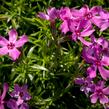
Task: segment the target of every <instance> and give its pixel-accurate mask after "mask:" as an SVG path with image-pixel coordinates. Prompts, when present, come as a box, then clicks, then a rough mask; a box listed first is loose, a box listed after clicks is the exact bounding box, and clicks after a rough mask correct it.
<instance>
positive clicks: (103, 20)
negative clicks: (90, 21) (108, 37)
mask: <svg viewBox="0 0 109 109" xmlns="http://www.w3.org/2000/svg"><path fill="white" fill-rule="evenodd" d="M94 23H95V25H96V26H98V27H99V28H100V31H104V30H106V29H107V28H108V27H109V12H105V11H101V12H100V16H97V17H96V19H94Z"/></svg>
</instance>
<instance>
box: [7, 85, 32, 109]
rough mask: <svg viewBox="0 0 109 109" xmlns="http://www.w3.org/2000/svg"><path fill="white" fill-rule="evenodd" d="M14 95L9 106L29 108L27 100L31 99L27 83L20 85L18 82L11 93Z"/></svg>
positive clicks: (8, 103) (20, 108) (11, 107)
mask: <svg viewBox="0 0 109 109" xmlns="http://www.w3.org/2000/svg"><path fill="white" fill-rule="evenodd" d="M10 96H11V97H12V98H11V99H10V100H9V101H8V102H7V106H8V108H10V109H29V106H28V104H27V103H25V102H26V101H28V100H30V99H31V96H30V94H29V92H28V91H27V85H24V86H22V87H19V85H18V84H16V85H15V86H14V90H13V92H12V93H11V94H10Z"/></svg>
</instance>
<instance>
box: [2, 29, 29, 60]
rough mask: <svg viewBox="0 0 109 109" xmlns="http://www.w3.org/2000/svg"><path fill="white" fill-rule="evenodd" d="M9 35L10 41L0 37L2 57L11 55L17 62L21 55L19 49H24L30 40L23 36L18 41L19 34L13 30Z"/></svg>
mask: <svg viewBox="0 0 109 109" xmlns="http://www.w3.org/2000/svg"><path fill="white" fill-rule="evenodd" d="M8 34H9V41H8V40H7V39H5V38H4V37H2V36H0V46H1V48H0V55H1V56H2V55H6V54H8V53H9V56H10V57H11V59H12V60H16V59H18V58H19V55H20V51H19V50H18V49H17V48H19V47H22V46H23V45H24V44H25V43H26V42H27V41H28V38H27V36H26V35H22V36H21V37H20V39H19V40H18V41H17V36H18V34H17V32H16V30H15V29H11V30H10V31H9V32H8Z"/></svg>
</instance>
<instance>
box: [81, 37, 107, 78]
mask: <svg viewBox="0 0 109 109" xmlns="http://www.w3.org/2000/svg"><path fill="white" fill-rule="evenodd" d="M94 40H95V39H94ZM108 44H109V42H108V41H107V40H106V39H104V38H102V37H101V38H99V39H98V40H95V41H94V42H93V44H92V45H90V46H88V47H84V49H83V52H82V56H83V58H84V59H85V61H86V62H87V63H89V64H91V66H89V67H88V69H87V73H88V74H89V76H90V78H95V77H96V72H97V69H98V71H99V73H100V75H101V77H102V78H103V79H105V80H107V78H109V70H107V69H105V68H104V66H109V62H108V60H109V54H108V51H109V49H108V47H109V45H108Z"/></svg>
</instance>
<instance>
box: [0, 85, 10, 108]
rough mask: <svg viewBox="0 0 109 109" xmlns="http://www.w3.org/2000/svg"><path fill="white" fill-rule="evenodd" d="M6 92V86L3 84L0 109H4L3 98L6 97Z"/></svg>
mask: <svg viewBox="0 0 109 109" xmlns="http://www.w3.org/2000/svg"><path fill="white" fill-rule="evenodd" d="M7 91H8V84H7V83H4V86H3V93H2V95H1V96H0V109H5V108H4V104H5V101H4V98H5V96H6V92H7Z"/></svg>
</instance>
